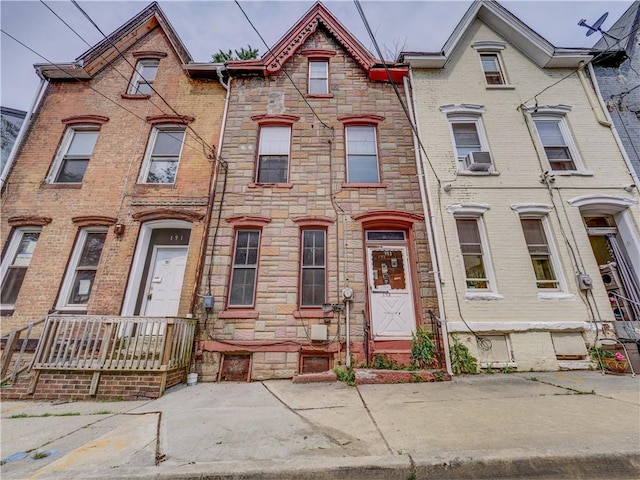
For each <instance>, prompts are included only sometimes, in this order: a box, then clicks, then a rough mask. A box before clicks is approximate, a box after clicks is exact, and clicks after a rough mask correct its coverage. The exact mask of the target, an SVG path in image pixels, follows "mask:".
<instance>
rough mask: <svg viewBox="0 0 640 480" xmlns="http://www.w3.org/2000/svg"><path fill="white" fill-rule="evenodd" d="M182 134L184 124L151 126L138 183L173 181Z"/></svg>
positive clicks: (181, 143)
mask: <svg viewBox="0 0 640 480" xmlns="http://www.w3.org/2000/svg"><path fill="white" fill-rule="evenodd" d="M184 135H185V127H184V126H178V125H163V126H157V127H154V128H153V130H152V131H151V137H150V138H149V145H148V146H147V152H146V154H145V157H144V162H143V165H142V170H141V172H140V178H139V179H138V183H160V184H167V183H175V180H176V174H177V171H178V164H179V163H180V155H181V153H182V145H183V144H184Z"/></svg>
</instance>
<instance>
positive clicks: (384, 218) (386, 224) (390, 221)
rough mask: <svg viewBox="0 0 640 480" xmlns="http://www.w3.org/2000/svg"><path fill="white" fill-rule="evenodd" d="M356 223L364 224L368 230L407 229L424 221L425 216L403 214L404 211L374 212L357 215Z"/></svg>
mask: <svg viewBox="0 0 640 480" xmlns="http://www.w3.org/2000/svg"><path fill="white" fill-rule="evenodd" d="M351 218H353V219H354V220H355V221H356V222H359V223H362V225H363V227H364V228H366V229H367V230H370V229H375V228H376V227H381V228H393V227H396V228H407V227H411V226H412V225H413V224H414V223H416V222H421V221H423V220H424V216H423V215H418V214H415V213H409V212H403V211H402V210H372V211H369V212H365V213H361V214H359V215H355V216H353V217H351Z"/></svg>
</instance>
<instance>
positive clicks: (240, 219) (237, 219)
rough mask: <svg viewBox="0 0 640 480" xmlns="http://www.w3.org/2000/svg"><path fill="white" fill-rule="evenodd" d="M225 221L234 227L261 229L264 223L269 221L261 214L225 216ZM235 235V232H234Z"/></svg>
mask: <svg viewBox="0 0 640 480" xmlns="http://www.w3.org/2000/svg"><path fill="white" fill-rule="evenodd" d="M225 221H226V222H227V223H228V224H229V225H232V226H233V227H235V228H256V229H261V228H262V227H264V226H265V225H268V224H269V223H270V222H271V219H270V218H269V217H263V216H261V215H256V216H251V215H237V216H233V217H227V218H225ZM234 235H235V233H234Z"/></svg>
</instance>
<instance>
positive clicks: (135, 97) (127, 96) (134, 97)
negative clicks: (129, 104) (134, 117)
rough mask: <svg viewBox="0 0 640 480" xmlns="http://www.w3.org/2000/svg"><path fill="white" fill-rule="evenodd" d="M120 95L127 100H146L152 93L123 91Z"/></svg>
mask: <svg viewBox="0 0 640 480" xmlns="http://www.w3.org/2000/svg"><path fill="white" fill-rule="evenodd" d="M120 96H121V97H122V98H124V99H125V100H146V99H148V98H151V95H136V94H133V93H123V94H122V95H120Z"/></svg>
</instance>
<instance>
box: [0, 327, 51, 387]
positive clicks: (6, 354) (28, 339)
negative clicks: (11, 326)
mask: <svg viewBox="0 0 640 480" xmlns="http://www.w3.org/2000/svg"><path fill="white" fill-rule="evenodd" d="M44 321H45V319H44V318H43V319H42V320H38V321H37V322H32V323H29V324H28V325H25V326H24V327H22V328H18V329H17V330H13V331H11V332H9V333H8V334H6V335H4V336H3V337H2V343H3V348H2V362H1V367H0V381H1V382H2V383H4V382H6V381H7V380H11V381H12V382H15V380H16V377H17V376H18V375H20V374H21V373H22V372H24V371H25V370H27V369H28V368H29V366H30V365H31V361H32V360H33V350H34V347H35V345H36V344H37V343H38V337H39V336H40V333H37V334H36V335H33V327H35V326H36V325H40V324H41V323H43V322H44ZM23 333H24V337H23V338H21V337H22V334H23ZM16 354H17V355H16Z"/></svg>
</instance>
